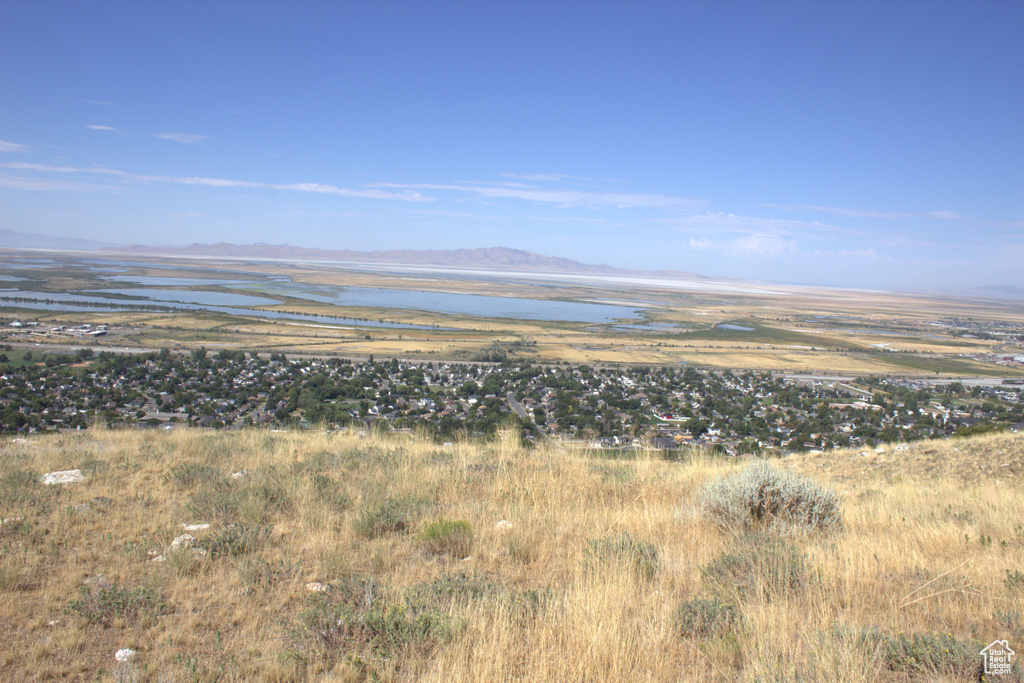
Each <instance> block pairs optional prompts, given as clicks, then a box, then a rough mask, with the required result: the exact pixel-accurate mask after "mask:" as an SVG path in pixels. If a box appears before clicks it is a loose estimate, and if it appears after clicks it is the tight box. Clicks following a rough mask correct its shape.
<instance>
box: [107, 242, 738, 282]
mask: <svg viewBox="0 0 1024 683" xmlns="http://www.w3.org/2000/svg"><path fill="white" fill-rule="evenodd" d="M104 251H110V252H117V253H120V254H126V253H127V254H140V255H141V254H149V255H159V256H193V257H216V258H233V259H260V260H267V261H307V262H326V263H366V264H371V263H381V264H391V265H403V266H433V267H440V268H480V269H485V270H517V271H533V272H547V273H550V272H556V273H583V274H593V275H628V274H637V273H641V272H642V273H644V274H648V275H661V276H665V277H673V278H686V279H699V280H704V279H707V278H705V277H704V276H703V275H697V274H695V273H686V272H681V271H636V270H626V269H623V268H613V267H612V266H607V265H594V264H589V263H580V262H579V261H573V260H572V259H567V258H560V257H557V256H545V255H544V254H536V253H534V252H532V251H524V250H522V249H509V248H508V247H487V248H480V249H389V250H385V251H353V250H351V249H337V250H335V249H310V248H308V247H293V246H291V245H288V244H262V243H257V244H231V243H228V242H218V243H217V244H190V245H188V246H185V247H150V246H146V245H138V244H136V245H131V246H128V247H109V248H107V249H105V250H104ZM717 279H725V280H728V279H730V278H717Z"/></svg>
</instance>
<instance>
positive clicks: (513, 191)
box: [377, 183, 704, 209]
mask: <svg viewBox="0 0 1024 683" xmlns="http://www.w3.org/2000/svg"><path fill="white" fill-rule="evenodd" d="M377 187H390V188H396V189H406V190H442V191H450V192H462V193H466V194H470V195H475V196H476V197H478V198H482V199H521V200H524V201H531V202H542V203H546V204H558V205H559V206H563V207H588V208H615V209H637V208H669V207H674V208H678V207H691V208H695V207H698V206H703V205H704V202H703V201H701V200H696V199H688V198H685V197H675V196H672V195H663V194H634V193H628V192H579V191H575V190H546V189H541V188H538V187H532V186H529V185H519V184H506V185H499V184H480V185H475V184H463V185H434V184H400V183H381V184H378V185H377Z"/></svg>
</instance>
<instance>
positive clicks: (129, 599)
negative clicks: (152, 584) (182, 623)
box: [64, 586, 168, 626]
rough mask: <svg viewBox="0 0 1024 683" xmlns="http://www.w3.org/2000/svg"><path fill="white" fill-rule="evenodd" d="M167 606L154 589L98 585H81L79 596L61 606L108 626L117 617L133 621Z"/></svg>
mask: <svg viewBox="0 0 1024 683" xmlns="http://www.w3.org/2000/svg"><path fill="white" fill-rule="evenodd" d="M167 609H168V607H167V604H166V603H164V602H163V601H162V600H161V598H160V595H159V594H158V593H157V592H156V591H153V590H150V589H148V588H144V587H141V586H138V587H135V588H123V587H121V586H101V587H99V588H96V589H95V590H93V591H90V590H89V589H88V588H87V587H85V586H83V587H82V588H81V595H80V597H79V598H78V599H77V600H69V601H68V603H67V605H66V606H65V607H64V611H65V612H67V613H69V614H79V615H81V616H83V617H85V618H86V619H87V620H88V621H90V622H92V623H98V624H103V625H105V626H111V625H112V624H113V623H114V620H116V619H123V620H125V621H126V622H130V623H136V622H138V621H139V620H141V619H143V618H144V617H146V616H157V615H160V614H163V613H165V612H166V611H167Z"/></svg>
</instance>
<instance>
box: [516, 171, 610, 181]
mask: <svg viewBox="0 0 1024 683" xmlns="http://www.w3.org/2000/svg"><path fill="white" fill-rule="evenodd" d="M501 175H502V176H504V177H505V178H515V179H516V180H528V181H531V182H538V183H543V182H554V183H559V182H567V181H571V182H577V183H621V182H624V181H622V180H613V179H610V178H587V177H585V176H578V175H568V174H566V173H502V174H501Z"/></svg>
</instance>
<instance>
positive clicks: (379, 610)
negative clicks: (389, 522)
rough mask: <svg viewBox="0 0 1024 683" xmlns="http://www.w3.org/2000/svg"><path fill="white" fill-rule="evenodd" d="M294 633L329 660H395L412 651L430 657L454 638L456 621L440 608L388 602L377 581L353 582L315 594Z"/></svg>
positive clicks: (300, 616) (385, 592) (299, 618)
mask: <svg viewBox="0 0 1024 683" xmlns="http://www.w3.org/2000/svg"><path fill="white" fill-rule="evenodd" d="M294 633H295V635H296V636H297V637H298V638H299V639H300V641H302V642H303V643H304V644H305V645H306V647H309V648H311V649H312V650H314V651H315V652H316V653H317V654H319V655H320V656H321V657H324V658H328V659H334V658H336V657H337V656H338V655H343V654H344V655H348V654H358V655H361V656H368V657H392V656H394V655H396V654H399V653H400V652H402V651H403V650H407V649H410V648H411V649H416V650H418V651H421V652H425V653H429V652H430V651H431V650H432V649H433V648H434V647H436V646H437V645H438V644H440V643H441V642H444V641H446V640H448V639H449V638H450V637H451V635H452V633H453V622H452V619H451V617H450V616H448V615H447V614H444V613H442V612H440V611H438V610H436V609H421V610H417V611H414V610H412V609H410V608H409V607H408V606H406V605H403V604H398V603H394V602H392V601H390V600H389V599H388V595H387V590H386V589H385V588H384V587H383V586H381V585H379V584H376V583H374V582H373V581H370V580H367V581H358V580H354V579H350V580H347V581H343V582H341V583H339V584H337V585H331V586H330V587H329V588H328V590H327V591H326V592H324V593H317V594H314V595H313V596H311V597H310V598H309V599H308V603H307V606H306V608H305V609H303V610H302V612H300V613H299V615H298V619H297V623H296V627H295V629H294Z"/></svg>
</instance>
